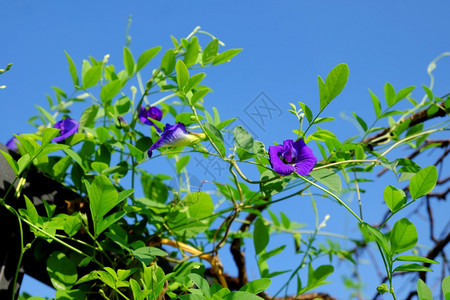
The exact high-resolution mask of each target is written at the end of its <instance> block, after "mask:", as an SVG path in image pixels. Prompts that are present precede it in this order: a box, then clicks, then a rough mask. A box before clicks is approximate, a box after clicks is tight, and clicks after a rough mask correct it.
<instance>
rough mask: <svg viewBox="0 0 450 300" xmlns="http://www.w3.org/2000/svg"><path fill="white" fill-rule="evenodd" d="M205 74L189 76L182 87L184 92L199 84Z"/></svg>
mask: <svg viewBox="0 0 450 300" xmlns="http://www.w3.org/2000/svg"><path fill="white" fill-rule="evenodd" d="M205 76H206V74H205V73H198V74H195V75H192V76H191V77H190V78H189V81H188V83H187V85H186V86H185V87H184V90H185V91H186V92H189V91H190V90H192V89H193V88H195V87H196V86H197V85H199V84H200V82H202V80H203V78H205Z"/></svg>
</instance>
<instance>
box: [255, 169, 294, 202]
mask: <svg viewBox="0 0 450 300" xmlns="http://www.w3.org/2000/svg"><path fill="white" fill-rule="evenodd" d="M274 177H276V178H277V179H272V178H274ZM269 179H272V180H271V181H268V182H263V183H261V184H260V190H261V192H263V194H264V195H266V196H271V195H275V194H277V193H279V192H281V191H282V190H283V189H284V188H285V187H286V185H287V184H288V183H289V181H290V180H291V177H290V176H285V177H281V176H280V175H279V174H278V173H276V172H274V171H272V170H266V171H264V172H263V173H262V174H261V178H260V181H267V180H269Z"/></svg>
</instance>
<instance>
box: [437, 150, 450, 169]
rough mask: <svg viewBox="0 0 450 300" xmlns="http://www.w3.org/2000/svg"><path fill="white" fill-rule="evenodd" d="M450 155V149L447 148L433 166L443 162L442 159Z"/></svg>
mask: <svg viewBox="0 0 450 300" xmlns="http://www.w3.org/2000/svg"><path fill="white" fill-rule="evenodd" d="M449 153H450V148H448V149H447V150H446V151H445V152H444V153H443V154H442V155H441V157H439V159H438V160H437V161H436V162H435V163H434V165H435V166H437V165H439V164H440V163H442V162H443V161H444V158H445V157H446V156H447V154H449Z"/></svg>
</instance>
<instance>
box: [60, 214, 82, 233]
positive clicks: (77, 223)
mask: <svg viewBox="0 0 450 300" xmlns="http://www.w3.org/2000/svg"><path fill="white" fill-rule="evenodd" d="M80 228H81V218H80V216H79V215H72V216H68V217H67V220H66V221H65V222H64V232H65V233H66V234H67V235H68V236H73V235H75V234H76V233H77V232H78V230H80Z"/></svg>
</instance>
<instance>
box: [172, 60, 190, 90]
mask: <svg viewBox="0 0 450 300" xmlns="http://www.w3.org/2000/svg"><path fill="white" fill-rule="evenodd" d="M175 68H176V70H177V83H178V87H179V89H180V90H181V91H183V90H184V87H185V86H186V84H187V83H188V81H189V71H188V69H187V67H186V65H185V64H184V62H183V61H181V60H178V61H177V64H176V67H175Z"/></svg>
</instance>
